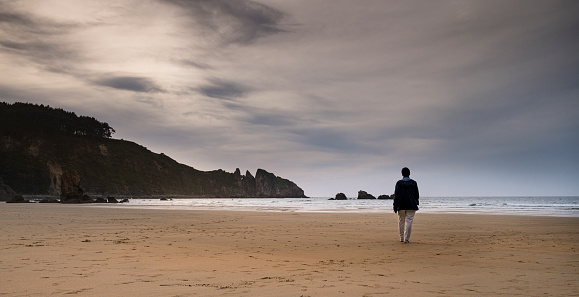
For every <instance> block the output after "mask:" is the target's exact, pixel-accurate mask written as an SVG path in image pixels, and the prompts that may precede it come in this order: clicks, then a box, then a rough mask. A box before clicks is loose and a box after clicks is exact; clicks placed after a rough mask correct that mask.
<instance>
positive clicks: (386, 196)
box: [378, 194, 394, 199]
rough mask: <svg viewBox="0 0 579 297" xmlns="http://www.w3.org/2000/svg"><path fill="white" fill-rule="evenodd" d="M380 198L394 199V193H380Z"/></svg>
mask: <svg viewBox="0 0 579 297" xmlns="http://www.w3.org/2000/svg"><path fill="white" fill-rule="evenodd" d="M378 199H394V194H392V195H380V196H378Z"/></svg>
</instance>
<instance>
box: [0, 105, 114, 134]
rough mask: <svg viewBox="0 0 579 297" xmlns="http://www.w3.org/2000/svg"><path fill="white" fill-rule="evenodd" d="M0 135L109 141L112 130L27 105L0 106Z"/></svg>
mask: <svg viewBox="0 0 579 297" xmlns="http://www.w3.org/2000/svg"><path fill="white" fill-rule="evenodd" d="M0 133H1V134H4V135H19V134H23V133H26V134H38V135H54V134H61V135H67V136H87V137H102V138H111V137H112V135H113V133H115V129H113V128H112V127H111V126H109V124H107V123H104V122H99V121H98V120H96V119H95V118H93V117H87V116H77V115H76V114H75V113H74V112H69V111H64V110H63V109H60V108H52V107H50V106H48V105H46V106H45V105H42V104H41V105H37V104H31V103H20V102H16V103H14V104H9V103H6V102H0Z"/></svg>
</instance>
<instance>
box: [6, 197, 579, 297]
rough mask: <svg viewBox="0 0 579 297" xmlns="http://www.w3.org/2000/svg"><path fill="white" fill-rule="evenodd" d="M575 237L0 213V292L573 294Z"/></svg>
mask: <svg viewBox="0 0 579 297" xmlns="http://www.w3.org/2000/svg"><path fill="white" fill-rule="evenodd" d="M578 227H579V218H556V217H532V216H507V215H461V214H452V215H444V214H424V213H420V212H418V213H417V215H416V218H415V223H414V226H413V234H412V238H411V243H410V244H402V243H400V242H399V241H398V235H397V221H396V215H395V214H393V213H388V214H377V213H372V214H366V213H337V214H336V213H334V214H330V213H288V212H237V211H187V210H153V209H131V208H112V207H94V206H87V205H59V204H56V205H55V204H5V203H0V296H70V295H77V296H579V294H578V293H577V292H579V256H578V255H577V249H578V248H579V228H578Z"/></svg>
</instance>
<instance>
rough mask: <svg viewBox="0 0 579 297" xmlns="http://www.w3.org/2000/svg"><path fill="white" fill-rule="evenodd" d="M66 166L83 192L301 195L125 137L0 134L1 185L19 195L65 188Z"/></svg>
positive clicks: (259, 176)
mask: <svg viewBox="0 0 579 297" xmlns="http://www.w3.org/2000/svg"><path fill="white" fill-rule="evenodd" d="M66 172H75V173H76V174H78V178H79V181H78V183H77V184H76V185H77V186H78V187H80V186H82V189H84V193H86V194H88V195H132V196H160V195H176V196H187V197H224V198H228V197H274V198H288V197H305V195H304V191H303V190H302V189H301V188H299V187H298V186H297V185H296V184H295V183H293V182H291V181H289V180H286V179H283V178H280V177H277V176H275V175H274V174H272V173H269V172H267V171H265V170H263V169H259V170H258V171H257V173H256V175H255V177H254V176H253V175H252V174H251V173H250V172H248V171H247V172H246V173H245V175H241V171H240V170H239V169H237V170H235V172H234V173H229V172H226V171H223V170H221V169H219V170H215V171H199V170H196V169H194V168H192V167H189V166H186V165H183V164H179V163H177V162H176V161H174V160H173V159H171V158H169V157H167V156H166V155H164V154H156V153H153V152H151V151H149V150H147V149H146V148H144V147H142V146H140V145H138V144H136V143H133V142H129V141H124V140H115V139H104V138H82V137H69V136H50V137H41V136H34V137H28V136H22V137H15V136H6V135H0V178H2V180H3V182H4V183H3V186H2V188H3V189H4V188H6V189H7V188H11V189H12V190H14V191H13V192H16V193H18V194H25V195H27V194H28V195H30V194H41V195H46V194H49V195H62V194H63V193H65V192H69V193H71V191H72V192H74V191H73V190H74V189H68V188H66V187H68V185H69V184H71V185H72V183H71V177H70V176H67V174H66ZM74 180H75V181H76V179H74ZM63 186H64V187H63ZM4 191H6V190H4ZM63 191H65V192H63ZM13 192H10V193H9V194H8V195H13V194H14V193H13ZM65 194H66V193H65Z"/></svg>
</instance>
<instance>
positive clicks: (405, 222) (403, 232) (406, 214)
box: [398, 210, 416, 241]
mask: <svg viewBox="0 0 579 297" xmlns="http://www.w3.org/2000/svg"><path fill="white" fill-rule="evenodd" d="M415 214H416V210H399V211H398V230H399V231H400V241H408V240H410V233H411V232H412V220H414V215H415Z"/></svg>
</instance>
